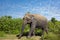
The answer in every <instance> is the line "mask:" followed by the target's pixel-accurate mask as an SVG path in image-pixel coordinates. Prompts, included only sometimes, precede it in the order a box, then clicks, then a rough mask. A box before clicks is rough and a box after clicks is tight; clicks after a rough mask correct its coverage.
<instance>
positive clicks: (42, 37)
mask: <svg viewBox="0 0 60 40" xmlns="http://www.w3.org/2000/svg"><path fill="white" fill-rule="evenodd" d="M41 39H42V40H44V30H42V36H41Z"/></svg>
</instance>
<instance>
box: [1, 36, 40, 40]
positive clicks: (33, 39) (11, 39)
mask: <svg viewBox="0 0 60 40" xmlns="http://www.w3.org/2000/svg"><path fill="white" fill-rule="evenodd" d="M40 38H41V37H40V36H32V37H31V38H26V36H23V37H21V39H18V38H17V37H16V35H6V36H5V37H0V40H40Z"/></svg>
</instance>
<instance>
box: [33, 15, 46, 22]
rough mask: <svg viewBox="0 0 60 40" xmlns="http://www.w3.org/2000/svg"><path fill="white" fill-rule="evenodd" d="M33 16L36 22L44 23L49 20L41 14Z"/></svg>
mask: <svg viewBox="0 0 60 40" xmlns="http://www.w3.org/2000/svg"><path fill="white" fill-rule="evenodd" d="M33 15H34V18H35V19H36V20H42V21H45V20H47V18H46V17H44V16H42V15H39V14H33Z"/></svg>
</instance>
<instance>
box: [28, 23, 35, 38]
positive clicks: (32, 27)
mask: <svg viewBox="0 0 60 40" xmlns="http://www.w3.org/2000/svg"><path fill="white" fill-rule="evenodd" d="M35 27H36V23H35V22H33V23H32V24H31V28H30V31H29V34H28V37H31V34H32V33H33V32H34V30H35Z"/></svg>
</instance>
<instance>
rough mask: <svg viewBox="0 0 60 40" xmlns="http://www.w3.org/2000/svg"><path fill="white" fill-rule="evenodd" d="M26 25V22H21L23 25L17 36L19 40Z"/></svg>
mask: <svg viewBox="0 0 60 40" xmlns="http://www.w3.org/2000/svg"><path fill="white" fill-rule="evenodd" d="M26 24H27V22H26V21H25V20H24V21H23V24H22V29H21V33H20V35H19V38H20V37H21V36H22V35H23V32H24V28H25V26H26Z"/></svg>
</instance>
